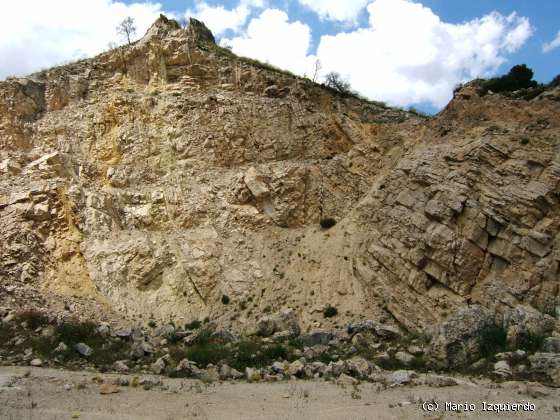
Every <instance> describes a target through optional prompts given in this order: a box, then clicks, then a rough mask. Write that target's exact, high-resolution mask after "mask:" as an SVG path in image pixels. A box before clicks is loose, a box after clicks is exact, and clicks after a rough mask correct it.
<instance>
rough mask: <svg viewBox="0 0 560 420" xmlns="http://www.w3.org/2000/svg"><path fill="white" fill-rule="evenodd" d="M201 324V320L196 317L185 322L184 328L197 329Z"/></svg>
mask: <svg viewBox="0 0 560 420" xmlns="http://www.w3.org/2000/svg"><path fill="white" fill-rule="evenodd" d="M201 326H202V322H200V321H199V320H198V319H195V320H194V321H192V322H189V323H188V324H185V329H186V330H198V329H199V328H200V327H201Z"/></svg>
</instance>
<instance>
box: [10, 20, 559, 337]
mask: <svg viewBox="0 0 560 420" xmlns="http://www.w3.org/2000/svg"><path fill="white" fill-rule="evenodd" d="M476 86H477V85H476V82H472V83H470V84H467V85H466V86H465V87H464V88H463V89H461V90H459V91H458V92H457V93H456V95H455V98H454V99H453V100H452V101H451V102H450V103H449V105H448V106H447V107H446V108H445V109H444V110H443V111H442V112H440V113H439V114H438V115H436V116H435V117H433V118H425V117H422V116H418V115H416V114H414V113H409V112H405V111H402V110H398V109H392V108H388V107H386V106H384V105H382V104H379V103H374V102H367V101H363V100H361V99H359V98H356V97H345V96H341V95H338V94H336V92H333V91H330V90H328V89H327V88H325V87H323V86H320V85H317V84H314V83H312V82H311V81H309V80H307V79H303V78H298V77H294V76H293V75H290V74H287V73H285V72H281V71H277V70H276V69H274V68H271V67H270V66H268V65H265V64H262V63H258V62H255V61H253V60H249V59H244V58H241V57H237V56H235V55H233V54H232V53H231V52H229V51H228V50H225V49H223V48H221V47H219V46H217V45H216V44H215V43H214V38H213V36H212V34H211V33H210V31H208V29H206V27H205V26H204V25H203V24H202V23H201V22H198V21H195V20H191V22H190V24H189V26H188V27H187V28H186V29H182V28H180V26H179V25H178V24H177V23H176V22H175V21H173V20H168V19H167V18H165V17H163V16H162V17H160V19H158V20H157V21H156V22H155V23H154V24H153V26H152V27H151V28H150V29H149V30H148V32H147V33H146V35H145V36H144V37H143V38H142V39H141V40H140V41H138V42H136V43H135V44H133V45H131V46H127V47H120V48H118V49H114V50H111V51H108V52H105V53H103V54H101V55H99V56H97V57H95V58H92V59H88V60H83V61H80V62H76V63H73V64H70V65H67V66H63V67H57V68H53V69H51V70H47V71H43V72H40V73H37V74H34V75H31V76H29V77H26V78H13V79H9V80H7V81H3V82H0V147H1V150H0V161H1V164H0V171H1V178H0V220H1V226H2V229H1V231H0V235H1V236H0V239H1V240H0V261H1V263H0V301H1V302H2V305H4V306H6V305H7V306H11V307H17V308H25V307H48V308H49V309H51V310H56V311H64V310H70V311H73V312H74V313H75V314H78V315H83V316H87V317H94V318H106V317H109V316H124V317H126V318H129V319H136V320H142V321H145V322H147V321H148V319H151V318H153V319H156V320H163V321H169V320H174V321H175V322H177V323H178V324H182V323H185V322H189V321H192V320H195V319H203V318H206V317H208V318H210V319H213V320H215V321H216V322H218V323H221V324H223V325H224V326H228V327H232V328H234V329H244V328H246V327H247V326H249V325H252V324H254V321H255V320H256V319H257V318H258V317H260V316H262V314H263V313H268V312H276V311H278V310H281V309H283V308H292V309H294V311H295V313H296V314H297V316H298V318H299V319H300V320H301V323H302V325H303V326H304V328H311V327H314V328H316V327H319V326H324V325H331V324H339V325H342V324H343V323H344V322H347V321H348V320H355V319H360V318H363V319H365V318H367V319H379V320H381V321H383V320H389V319H391V320H396V321H397V322H398V323H400V324H401V325H402V326H404V327H405V328H407V329H409V330H412V331H417V332H429V331H430V329H431V327H432V326H433V325H435V324H437V323H438V322H440V321H442V320H444V319H445V318H446V317H447V316H448V315H450V314H452V313H453V312H455V311H456V310H458V309H459V308H461V307H464V306H467V305H470V304H475V303H476V304H479V305H481V306H482V307H485V308H486V309H489V310H491V311H492V312H493V313H495V314H497V316H498V317H500V316H502V315H504V314H506V313H508V311H511V310H513V309H514V308H516V307H518V306H520V305H528V306H532V307H533V308H536V309H537V310H538V311H540V312H542V313H547V314H554V313H555V311H558V307H559V305H560V298H559V285H560V268H559V262H560V234H559V232H560V229H559V227H560V226H559V225H560V205H559V200H560V184H559V180H560V118H558V117H559V115H560V102H559V101H558V98H559V97H560V96H559V93H558V92H554V91H547V92H545V93H543V94H542V95H540V96H538V97H537V98H535V99H533V100H531V101H525V100H513V99H506V98H504V97H502V96H499V95H492V94H491V95H486V96H481V95H480V94H479V93H478V91H477V88H476ZM328 218H330V219H333V221H336V224H335V225H334V226H332V227H330V228H328V229H326V228H324V227H322V226H321V224H320V221H321V220H325V219H328ZM327 306H330V307H333V308H336V309H337V313H338V314H337V315H336V316H333V317H329V318H325V317H324V309H325V308H326V307H327Z"/></svg>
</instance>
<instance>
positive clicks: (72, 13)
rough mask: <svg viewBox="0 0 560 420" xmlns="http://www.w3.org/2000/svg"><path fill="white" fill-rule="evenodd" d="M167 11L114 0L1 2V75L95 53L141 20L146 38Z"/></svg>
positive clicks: (141, 31)
mask: <svg viewBox="0 0 560 420" xmlns="http://www.w3.org/2000/svg"><path fill="white" fill-rule="evenodd" d="M160 13H161V5H160V4H159V3H149V2H148V3H132V4H128V5H127V4H124V3H121V2H116V1H112V0H83V1H75V0H56V1H34V0H18V1H14V2H12V1H10V2H2V3H1V4H0V79H3V78H5V77H6V76H8V75H22V74H27V73H31V72H33V71H37V70H39V69H40V68H42V67H50V66H53V65H55V64H58V63H61V62H63V61H67V60H75V59H78V58H83V57H86V56H92V55H95V54H97V53H100V52H102V51H103V50H105V49H107V45H108V44H109V43H110V42H117V41H118V42H120V41H121V40H120V39H119V37H118V36H117V35H116V31H115V27H116V26H117V24H118V23H119V22H120V21H121V20H123V19H124V18H125V17H126V16H131V17H133V18H134V19H135V22H136V28H137V37H140V36H142V35H143V34H144V33H145V31H146V30H147V29H148V27H149V26H150V25H151V24H152V23H153V22H154V21H155V20H156V19H157V17H158V16H159V14H160Z"/></svg>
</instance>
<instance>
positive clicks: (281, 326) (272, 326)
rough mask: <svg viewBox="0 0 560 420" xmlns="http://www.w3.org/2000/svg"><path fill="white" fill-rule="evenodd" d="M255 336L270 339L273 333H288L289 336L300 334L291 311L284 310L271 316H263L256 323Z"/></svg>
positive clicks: (297, 323) (294, 315)
mask: <svg viewBox="0 0 560 420" xmlns="http://www.w3.org/2000/svg"><path fill="white" fill-rule="evenodd" d="M256 329H257V334H258V335H260V336H262V337H270V336H271V335H273V334H274V333H278V332H283V331H288V332H289V333H290V334H291V336H293V337H295V336H298V335H299V334H300V332H301V329H300V326H299V322H298V320H297V317H296V314H295V312H294V310H293V309H286V310H283V311H280V312H278V313H277V314H274V315H271V316H265V317H263V318H261V319H259V320H258V321H257V328H256Z"/></svg>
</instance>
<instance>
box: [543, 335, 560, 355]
mask: <svg viewBox="0 0 560 420" xmlns="http://www.w3.org/2000/svg"><path fill="white" fill-rule="evenodd" d="M542 349H543V352H547V353H560V337H548V338H545V340H544V342H543V346H542Z"/></svg>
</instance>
